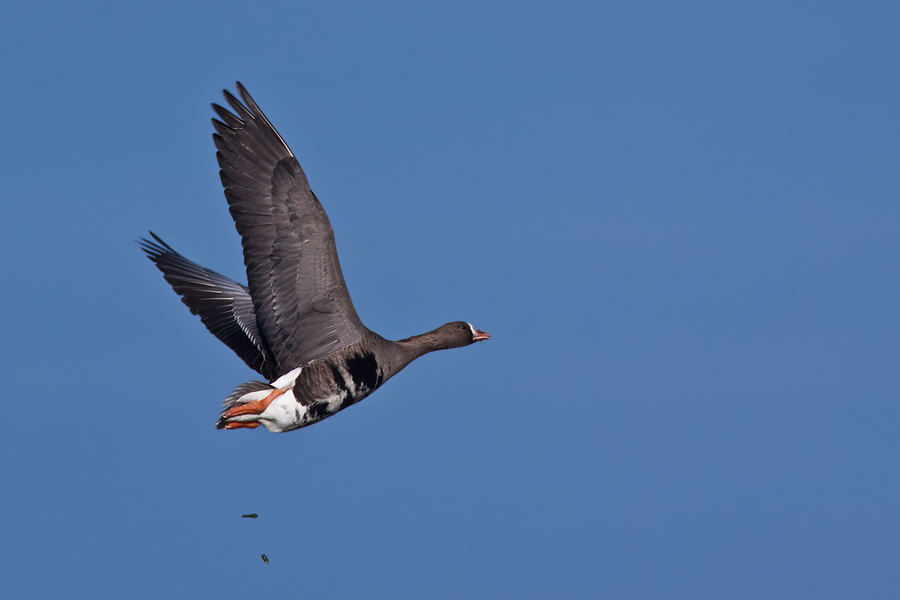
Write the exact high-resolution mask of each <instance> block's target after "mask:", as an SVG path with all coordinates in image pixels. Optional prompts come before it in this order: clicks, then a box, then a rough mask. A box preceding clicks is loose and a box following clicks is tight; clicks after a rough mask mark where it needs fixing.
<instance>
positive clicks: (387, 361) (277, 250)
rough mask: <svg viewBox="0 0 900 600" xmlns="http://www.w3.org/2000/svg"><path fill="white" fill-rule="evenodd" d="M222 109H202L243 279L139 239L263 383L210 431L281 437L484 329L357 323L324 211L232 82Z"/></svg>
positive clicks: (245, 391)
mask: <svg viewBox="0 0 900 600" xmlns="http://www.w3.org/2000/svg"><path fill="white" fill-rule="evenodd" d="M237 91H238V94H239V95H240V97H241V100H243V102H241V100H238V99H237V98H236V97H235V96H234V95H233V94H231V93H230V92H229V91H228V90H223V93H224V95H225V100H226V101H227V102H228V104H229V106H230V107H231V111H229V110H227V109H225V108H223V107H222V106H219V105H218V104H213V105H212V107H213V110H214V111H215V112H216V115H217V116H218V117H219V118H218V119H213V120H212V123H213V127H214V128H215V131H216V132H215V133H214V134H213V140H214V142H215V145H216V148H217V152H216V158H217V159H218V162H219V167H220V171H219V175H220V177H221V179H222V185H223V187H224V188H225V198H226V199H227V201H228V208H229V210H230V212H231V216H232V217H233V218H234V223H235V227H236V228H237V231H238V233H239V234H240V236H241V244H242V246H243V251H244V265H245V266H246V267H247V285H246V286H245V285H243V284H240V283H238V282H236V281H233V280H231V279H229V278H228V277H225V276H223V275H220V274H219V273H216V272H215V271H212V270H210V269H207V268H205V267H202V266H200V265H198V264H197V263H194V262H192V261H190V260H188V259H187V258H185V257H184V256H182V255H181V254H179V253H178V252H176V251H175V250H173V249H172V248H171V247H170V246H169V245H168V244H166V243H165V242H164V241H163V240H162V239H161V238H160V237H159V236H157V235H156V234H155V233H153V232H152V231H151V232H149V233H150V236H151V237H152V239H147V238H141V239H140V241H139V244H140V246H141V248H142V250H143V251H144V252H145V253H146V255H147V257H148V258H149V259H150V260H151V261H153V263H154V264H155V265H156V267H157V268H158V269H159V270H160V271H162V273H163V276H164V277H165V280H166V281H167V282H168V283H169V284H170V285H171V286H172V288H173V289H174V290H175V292H176V293H177V294H178V295H179V296H181V300H182V302H184V304H186V305H187V307H188V308H189V309H190V310H191V312H192V313H193V314H195V315H198V316H199V317H200V320H201V321H202V322H203V324H204V325H205V326H206V328H207V329H208V330H209V331H210V332H211V333H212V334H213V335H214V336H216V337H217V338H218V339H219V340H221V341H222V342H223V343H225V345H226V346H228V347H229V348H231V349H232V350H233V351H234V352H235V354H237V355H238V356H239V357H240V358H241V359H242V360H243V361H244V362H245V363H246V364H247V366H249V367H250V368H251V369H253V370H255V371H256V372H258V373H259V374H260V375H262V376H263V377H265V378H266V380H267V381H268V383H266V382H263V381H249V382H247V383H243V384H241V385H239V386H238V387H237V389H235V390H234V392H232V393H231V395H229V396H228V397H227V398H226V399H225V402H224V403H223V406H224V407H225V408H224V410H223V411H222V413H221V415H220V416H219V419H218V421H217V422H216V428H217V429H241V428H249V429H254V428H256V427H259V426H260V425H263V426H264V427H265V428H266V429H268V430H269V431H272V432H276V433H281V432H284V431H291V430H294V429H299V428H301V427H306V426H308V425H312V424H313V423H318V422H319V421H321V420H322V419H325V418H327V417H330V416H331V415H333V414H335V413H337V412H339V411H341V410H343V409H345V408H347V407H348V406H351V405H353V404H356V403H357V402H359V401H360V400H362V399H363V398H365V397H366V396H368V395H369V394H371V393H372V392H374V391H375V390H376V389H378V388H379V387H381V386H382V385H383V384H384V382H385V381H387V380H388V379H390V378H391V377H393V376H394V375H396V374H397V373H398V372H400V370H401V369H403V368H404V367H405V366H406V365H408V364H409V363H411V362H412V361H413V360H415V359H416V358H418V357H420V356H422V355H424V354H427V353H429V352H433V351H435V350H445V349H448V348H459V347H462V346H468V345H470V344H473V343H475V342H478V341H482V340H487V339H489V338H490V335H488V334H487V333H485V332H483V331H479V330H478V329H476V328H475V327H473V326H472V325H470V324H469V323H467V322H464V321H455V322H452V323H447V324H445V325H442V326H440V327H438V328H437V329H435V330H434V331H430V332H428V333H424V334H422V335H416V336H413V337H410V338H407V339H403V340H399V341H392V340H388V339H385V338H383V337H381V336H380V335H378V334H377V333H374V332H373V331H370V330H369V329H368V328H367V327H366V326H365V325H363V324H362V321H360V319H359V316H358V315H357V314H356V310H355V309H354V308H353V303H352V302H351V300H350V294H349V292H348V291H347V285H346V284H345V283H344V276H343V274H342V273H341V266H340V264H339V263H338V256H337V249H336V247H335V241H334V231H333V230H332V228H331V223H330V222H329V220H328V215H326V214H325V210H324V209H323V208H322V205H321V204H320V203H319V200H318V198H316V195H315V194H314V193H313V192H312V190H311V189H310V187H309V182H308V181H307V179H306V175H305V174H304V172H303V169H302V168H301V167H300V163H299V162H298V161H297V158H296V157H295V156H294V154H293V152H291V150H290V148H288V145H287V144H286V143H285V142H284V139H283V138H282V137H281V135H280V134H279V133H278V132H277V131H276V130H275V128H274V127H273V126H272V123H270V122H269V119H267V118H266V116H265V115H264V114H263V112H262V111H261V110H260V108H259V106H257V104H256V102H254V100H253V98H252V97H251V96H250V94H249V93H247V90H246V89H244V86H243V85H241V83H240V82H237Z"/></svg>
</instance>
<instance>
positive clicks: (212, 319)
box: [141, 231, 277, 381]
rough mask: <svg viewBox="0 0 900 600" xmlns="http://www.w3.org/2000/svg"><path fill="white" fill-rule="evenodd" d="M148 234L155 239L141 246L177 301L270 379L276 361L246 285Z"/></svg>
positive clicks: (151, 233)
mask: <svg viewBox="0 0 900 600" xmlns="http://www.w3.org/2000/svg"><path fill="white" fill-rule="evenodd" d="M150 235H152V236H153V239H154V240H156V241H155V242H151V241H150V240H146V239H141V249H143V251H144V252H146V253H147V256H148V257H149V258H150V260H152V261H153V262H154V263H156V266H157V268H158V269H159V270H160V271H162V272H163V276H165V278H166V281H168V282H169V284H170V285H171V286H172V288H173V289H174V290H175V292H176V293H178V294H179V295H180V296H181V301H182V302H184V303H185V304H186V305H187V307H188V308H190V309H191V312H192V313H194V314H195V315H199V316H200V320H201V321H203V324H204V325H206V328H207V329H209V331H210V332H211V333H212V334H213V335H214V336H216V337H217V338H219V339H220V340H222V341H223V342H224V343H225V345H226V346H228V347H229V348H231V349H232V350H234V352H235V353H236V354H237V355H238V356H240V357H241V360H243V361H244V362H245V363H247V365H248V366H249V367H250V368H251V369H253V370H254V371H257V372H258V373H260V374H261V375H263V376H264V377H268V378H269V380H270V381H271V380H272V379H275V377H277V375H276V363H275V360H274V359H273V358H272V355H271V353H270V352H269V349H268V347H267V345H266V342H265V340H264V339H263V338H262V336H260V334H259V330H258V329H257V326H256V312H255V311H254V309H253V301H252V300H251V299H250V292H248V291H247V288H245V287H244V286H242V285H241V284H239V283H237V282H235V281H232V280H231V279H228V278H227V277H225V276H223V275H219V274H218V273H216V272H215V271H210V270H209V269H206V268H204V267H201V266H200V265H198V264H197V263H195V262H192V261H190V260H188V259H186V258H185V257H183V256H182V255H180V254H178V253H177V252H175V251H174V250H173V249H172V248H170V247H169V245H168V244H166V243H165V242H164V241H162V240H161V239H159V237H157V235H156V234H155V233H153V232H152V231H151V232H150Z"/></svg>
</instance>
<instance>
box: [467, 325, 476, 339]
mask: <svg viewBox="0 0 900 600" xmlns="http://www.w3.org/2000/svg"><path fill="white" fill-rule="evenodd" d="M466 325H468V326H469V329H471V330H472V337H473V338H474V337H475V336H476V335H478V330H477V329H475V328H474V327H472V324H471V323H466Z"/></svg>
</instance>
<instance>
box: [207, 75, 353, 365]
mask: <svg viewBox="0 0 900 600" xmlns="http://www.w3.org/2000/svg"><path fill="white" fill-rule="evenodd" d="M237 90H238V93H239V94H240V96H241V98H242V99H243V101H244V102H243V104H242V103H241V102H240V101H239V100H238V99H237V98H235V97H234V96H233V95H231V94H230V93H229V92H228V91H227V90H224V94H225V99H226V100H227V101H228V104H229V105H230V106H231V108H232V110H233V111H234V114H232V113H231V112H229V111H227V110H226V109H224V108H222V107H221V106H218V105H216V104H213V109H214V110H215V111H216V114H218V116H219V118H220V119H221V121H219V120H217V119H213V126H214V127H215V129H216V132H217V133H215V134H213V140H215V143H216V148H218V150H219V151H218V152H217V153H216V157H217V158H218V160H219V167H220V168H221V171H220V172H219V174H220V176H221V178H222V185H223V186H224V187H225V197H226V198H227V199H228V207H229V209H230V210H231V216H232V217H233V218H234V222H235V226H236V227H237V230H238V233H240V234H241V242H242V244H243V247H244V264H245V265H246V267H247V280H248V283H249V286H250V296H251V297H252V299H253V308H254V309H255V311H256V319H257V322H258V324H259V330H260V333H262V337H263V338H264V339H265V341H266V343H267V344H268V347H269V350H270V351H271V352H272V355H273V356H274V358H275V361H276V363H277V364H278V374H279V375H281V374H283V373H286V372H288V371H290V370H291V369H293V368H295V367H298V366H302V365H304V364H306V363H308V362H309V361H311V360H315V359H317V358H320V357H322V356H325V355H326V354H329V353H330V352H333V351H334V350H337V349H339V348H343V347H344V346H347V345H350V344H352V343H355V342H358V341H359V340H360V339H362V336H363V334H364V333H365V332H366V328H365V327H364V326H363V324H362V322H361V321H360V320H359V317H358V316H357V314H356V310H355V309H354V308H353V303H352V302H351V301H350V294H349V293H348V292H347V286H346V284H345V283H344V276H343V274H342V273H341V266H340V264H339V263H338V257H337V249H336V248H335V244H334V232H333V231H332V229H331V223H330V222H329V221H328V215H326V214H325V210H324V209H323V208H322V205H321V204H319V200H318V199H317V198H316V196H315V194H313V193H312V190H311V189H310V188H309V183H308V182H307V180H306V175H305V174H304V173H303V169H301V168H300V163H299V162H297V159H296V158H295V157H294V155H293V153H292V152H291V150H290V148H288V146H287V144H285V143H284V140H283V139H282V138H281V136H280V135H279V134H278V132H277V131H275V128H274V127H272V124H271V123H270V122H269V120H268V119H267V118H266V116H265V115H264V114H263V113H262V111H261V110H260V109H259V107H258V106H257V105H256V102H254V101H253V98H251V97H250V94H248V93H247V90H245V89H244V87H243V86H242V85H241V84H240V82H238V83H237Z"/></svg>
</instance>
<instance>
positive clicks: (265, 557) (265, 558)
mask: <svg viewBox="0 0 900 600" xmlns="http://www.w3.org/2000/svg"><path fill="white" fill-rule="evenodd" d="M260 556H262V559H263V562H264V563H266V564H269V557H268V556H266V555H265V554H260Z"/></svg>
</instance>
